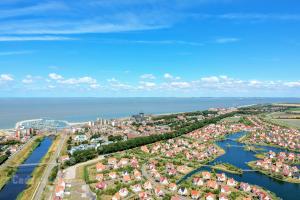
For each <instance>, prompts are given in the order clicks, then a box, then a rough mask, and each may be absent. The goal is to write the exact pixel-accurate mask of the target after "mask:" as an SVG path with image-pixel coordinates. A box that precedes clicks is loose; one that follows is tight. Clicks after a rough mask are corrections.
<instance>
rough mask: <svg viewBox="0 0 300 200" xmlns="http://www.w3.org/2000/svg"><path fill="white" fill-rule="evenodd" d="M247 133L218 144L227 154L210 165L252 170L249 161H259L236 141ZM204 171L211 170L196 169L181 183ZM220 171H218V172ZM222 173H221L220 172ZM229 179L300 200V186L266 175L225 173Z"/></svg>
mask: <svg viewBox="0 0 300 200" xmlns="http://www.w3.org/2000/svg"><path fill="white" fill-rule="evenodd" d="M244 134H246V133H245V132H239V133H235V134H231V135H229V136H228V137H227V139H226V140H223V141H220V142H217V144H218V145H219V146H220V147H222V148H223V149H224V150H225V151H226V153H225V154H224V155H222V156H220V157H218V158H217V159H215V160H214V161H212V162H210V163H209V164H208V165H214V164H215V163H218V162H225V163H230V164H232V165H235V166H237V167H239V168H241V169H251V168H250V167H248V165H247V164H246V163H247V162H249V161H253V160H257V158H256V157H255V153H254V152H250V151H246V150H244V148H243V147H238V146H241V145H243V144H242V143H239V142H237V141H235V140H236V139H238V138H240V137H242V136H243V135H244ZM258 147H259V148H263V149H264V150H265V151H269V150H272V151H274V152H279V151H285V150H283V149H279V148H275V147H265V146H258ZM203 170H210V169H209V168H207V167H201V168H199V169H196V170H194V171H192V172H190V173H189V174H187V175H186V176H184V177H183V178H182V179H181V180H180V181H179V182H181V181H184V180H186V179H188V178H189V177H191V176H192V175H194V174H197V173H199V172H200V171H203ZM217 171H218V170H217ZM218 172H220V171H218ZM224 173H225V174H226V175H227V176H228V177H231V178H234V179H235V180H237V181H240V182H247V183H250V184H253V185H258V186H261V187H263V188H266V189H267V190H270V191H272V192H274V193H275V194H276V195H277V196H278V197H280V198H282V199H284V200H285V199H287V200H299V199H300V184H293V183H287V182H283V181H279V180H276V179H273V178H271V177H268V176H266V175H264V174H261V173H259V172H253V171H252V172H244V173H243V174H242V175H235V174H231V173H226V172H224Z"/></svg>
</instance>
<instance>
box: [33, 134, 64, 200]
mask: <svg viewBox="0 0 300 200" xmlns="http://www.w3.org/2000/svg"><path fill="white" fill-rule="evenodd" d="M61 135H62V137H61V139H60V141H59V144H58V147H57V148H56V151H55V154H54V156H52V159H51V160H50V163H57V162H56V160H57V158H58V157H59V154H60V152H61V150H62V148H63V144H64V142H65V140H66V138H67V134H66V133H61ZM54 166H55V165H47V167H46V169H45V171H44V173H43V175H42V177H41V180H40V182H39V184H38V186H37V188H36V189H35V191H34V193H33V195H32V198H31V200H40V199H41V197H42V193H43V191H44V189H45V187H46V185H47V182H48V177H49V176H50V173H51V170H52V168H53V167H54Z"/></svg>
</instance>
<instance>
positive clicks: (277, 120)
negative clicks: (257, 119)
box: [265, 108, 300, 129]
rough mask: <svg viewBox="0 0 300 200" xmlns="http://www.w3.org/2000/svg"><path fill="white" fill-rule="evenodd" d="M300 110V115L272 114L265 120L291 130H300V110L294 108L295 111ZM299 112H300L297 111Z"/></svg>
mask: <svg viewBox="0 0 300 200" xmlns="http://www.w3.org/2000/svg"><path fill="white" fill-rule="evenodd" d="M295 109H296V110H299V114H298V113H295V111H293V113H290V112H276V113H271V114H269V115H267V116H266V117H265V119H266V120H267V121H269V122H271V123H274V124H278V125H280V126H285V127H289V128H296V129H300V108H293V110H295ZM297 112H298V111H297Z"/></svg>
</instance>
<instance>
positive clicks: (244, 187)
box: [240, 182, 251, 192]
mask: <svg viewBox="0 0 300 200" xmlns="http://www.w3.org/2000/svg"><path fill="white" fill-rule="evenodd" d="M240 188H241V189H242V190H243V191H245V192H250V191H251V186H250V185H249V184H248V183H243V182H242V183H241V184H240Z"/></svg>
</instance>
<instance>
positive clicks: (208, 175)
mask: <svg viewBox="0 0 300 200" xmlns="http://www.w3.org/2000/svg"><path fill="white" fill-rule="evenodd" d="M202 177H203V178H204V179H205V180H209V179H210V177H211V175H210V173H209V172H202Z"/></svg>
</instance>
